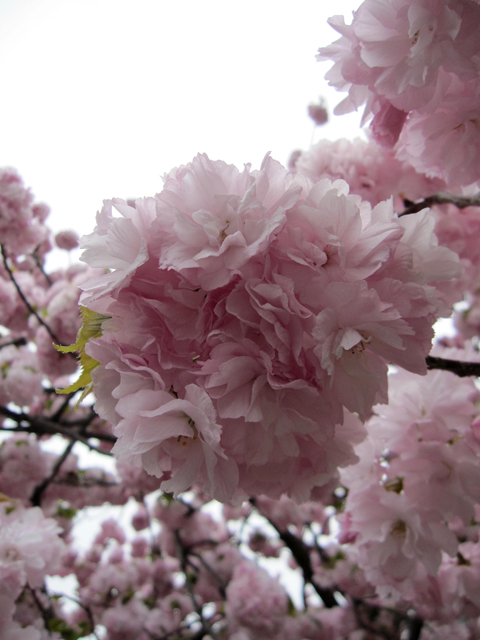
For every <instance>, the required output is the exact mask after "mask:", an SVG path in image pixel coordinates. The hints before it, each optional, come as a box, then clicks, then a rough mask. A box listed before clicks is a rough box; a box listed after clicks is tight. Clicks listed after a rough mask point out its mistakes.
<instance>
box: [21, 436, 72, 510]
mask: <svg viewBox="0 0 480 640" xmlns="http://www.w3.org/2000/svg"><path fill="white" fill-rule="evenodd" d="M74 446H75V440H73V439H72V441H71V442H69V443H68V445H67V446H66V447H65V450H64V452H63V453H62V455H61V456H59V457H58V458H57V461H56V462H55V464H54V465H53V469H52V472H51V474H50V475H49V476H47V477H46V478H45V479H44V480H43V481H42V482H41V483H40V484H38V485H37V486H36V487H35V489H34V490H33V493H32V495H31V498H30V502H31V503H32V505H33V506H34V507H39V506H40V503H41V502H42V495H43V493H44V491H45V489H47V487H48V485H49V484H50V483H51V482H52V481H53V480H54V479H55V478H56V476H57V475H58V474H59V472H60V469H61V467H62V464H63V463H64V462H65V460H66V459H67V458H68V456H69V455H70V452H71V451H72V449H73V447H74Z"/></svg>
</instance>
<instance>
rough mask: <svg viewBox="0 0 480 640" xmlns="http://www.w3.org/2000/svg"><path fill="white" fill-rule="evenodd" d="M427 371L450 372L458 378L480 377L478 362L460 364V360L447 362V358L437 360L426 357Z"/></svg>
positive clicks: (432, 357)
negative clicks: (439, 370)
mask: <svg viewBox="0 0 480 640" xmlns="http://www.w3.org/2000/svg"><path fill="white" fill-rule="evenodd" d="M425 362H426V363H427V367H428V368H429V369H431V370H432V369H441V370H442V371H450V372H451V373H454V374H455V375H457V376H459V377H460V378H467V377H469V376H473V377H475V378H478V377H479V376H480V362H461V361H460V360H448V359H447V358H437V357H435V356H427V357H426V358H425Z"/></svg>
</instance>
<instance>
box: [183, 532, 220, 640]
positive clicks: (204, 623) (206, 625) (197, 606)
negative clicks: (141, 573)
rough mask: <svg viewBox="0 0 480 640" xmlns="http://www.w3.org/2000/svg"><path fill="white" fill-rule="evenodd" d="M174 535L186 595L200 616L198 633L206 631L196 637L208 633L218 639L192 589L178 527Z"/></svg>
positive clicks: (186, 555) (215, 639)
mask: <svg viewBox="0 0 480 640" xmlns="http://www.w3.org/2000/svg"><path fill="white" fill-rule="evenodd" d="M174 536H175V547H176V551H177V556H178V559H179V560H180V567H181V569H182V572H183V574H184V575H185V586H186V588H187V591H188V595H189V596H190V600H191V601H192V604H193V607H194V609H195V613H196V614H197V615H198V617H199V618H200V622H201V623H202V629H201V630H200V631H199V634H202V633H203V632H206V633H203V635H199V636H198V637H199V638H203V637H204V636H205V635H206V634H208V635H210V636H211V637H212V639H213V640H218V637H217V635H216V633H215V632H214V631H213V629H212V627H211V626H210V624H209V623H208V621H207V620H205V618H204V616H203V610H202V606H201V604H200V603H199V602H198V600H197V598H196V596H195V591H194V590H193V584H192V582H191V581H190V580H189V577H188V575H187V565H188V564H189V562H188V554H187V551H186V549H185V547H184V545H183V542H182V538H181V536H180V531H179V530H178V529H175V531H174ZM195 637H196V636H195Z"/></svg>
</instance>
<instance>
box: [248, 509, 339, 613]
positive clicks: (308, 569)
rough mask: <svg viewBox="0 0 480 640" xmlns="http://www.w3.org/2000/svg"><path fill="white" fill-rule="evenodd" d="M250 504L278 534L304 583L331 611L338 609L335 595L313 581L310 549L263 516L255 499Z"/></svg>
mask: <svg viewBox="0 0 480 640" xmlns="http://www.w3.org/2000/svg"><path fill="white" fill-rule="evenodd" d="M249 502H250V504H252V505H253V506H254V507H256V509H257V510H258V512H259V513H261V515H262V516H263V517H264V518H265V520H267V522H269V524H271V525H272V527H273V528H274V529H275V531H276V532H277V533H278V535H279V538H280V540H282V542H283V543H284V544H285V546H286V547H288V549H290V552H291V554H292V556H293V557H294V559H295V562H296V563H297V564H298V566H299V567H300V569H301V570H302V573H303V579H304V581H305V582H308V583H310V584H311V585H312V587H313V588H314V589H315V591H316V592H317V593H318V595H319V596H320V598H321V599H322V601H323V604H324V605H325V606H326V607H327V608H328V609H331V608H332V607H338V606H339V603H338V602H337V599H336V598H335V594H334V593H333V591H332V590H331V589H327V588H325V587H322V586H320V585H319V584H317V583H316V582H315V580H314V573H313V568H312V562H311V559H310V549H309V548H308V547H307V545H306V544H305V542H304V541H303V540H301V539H300V538H297V536H294V535H293V533H290V531H288V530H286V531H282V530H281V529H280V528H279V527H278V526H277V525H276V524H275V522H273V521H272V520H270V518H268V517H267V516H266V515H265V514H263V513H262V512H261V511H260V509H259V508H258V506H257V503H256V500H255V498H250V500H249Z"/></svg>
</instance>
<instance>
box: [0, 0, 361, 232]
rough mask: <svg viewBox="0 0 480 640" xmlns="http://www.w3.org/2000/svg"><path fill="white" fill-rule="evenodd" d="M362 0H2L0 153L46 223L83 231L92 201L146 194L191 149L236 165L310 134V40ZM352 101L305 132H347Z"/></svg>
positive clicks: (318, 85) (313, 85)
mask: <svg viewBox="0 0 480 640" xmlns="http://www.w3.org/2000/svg"><path fill="white" fill-rule="evenodd" d="M359 4H360V0H355V1H354V0H343V1H342V0H335V3H330V2H326V1H324V0H298V1H297V2H296V3H295V5H294V3H293V2H292V0H288V1H287V0H242V2H238V1H234V0H231V1H229V0H201V1H200V0H135V1H134V0H0V83H1V87H2V92H1V95H2V98H1V100H0V166H14V167H16V168H17V169H18V170H19V172H20V173H21V175H22V176H23V177H24V180H25V183H26V184H27V185H28V186H30V187H31V188H32V191H33V192H34V194H35V195H36V197H37V200H39V201H40V200H41V201H44V202H46V203H47V204H49V205H50V206H51V209H52V213H51V216H50V218H49V224H50V226H51V227H52V228H53V229H54V230H59V229H65V228H74V229H76V230H77V231H78V232H79V233H80V234H83V233H89V232H91V231H92V230H93V226H94V217H95V213H96V211H97V210H98V209H99V208H100V206H101V203H102V200H103V199H105V198H111V197H122V198H129V197H140V196H144V195H153V194H154V193H156V192H158V191H160V190H161V188H162V182H161V179H160V177H161V176H162V175H163V174H164V173H165V172H167V171H169V170H170V169H172V168H173V167H174V166H177V165H179V164H186V163H187V162H189V161H190V160H191V159H192V158H193V156H194V155H195V154H196V153H197V152H206V153H207V154H208V155H209V156H210V157H211V158H212V159H222V160H225V161H226V162H230V163H233V164H236V165H237V166H239V167H240V168H241V167H242V166H243V164H244V163H246V162H251V163H252V164H253V166H254V167H258V166H259V165H260V163H261V160H262V158H263V156H264V155H265V153H266V152H267V151H271V152H272V156H273V157H274V158H276V159H278V160H280V161H281V162H283V163H286V162H287V159H288V156H289V154H290V152H291V151H292V150H293V149H295V148H307V147H308V146H309V144H310V141H311V137H312V130H313V123H312V122H311V120H309V118H308V117H307V115H306V107H307V105H308V103H309V102H311V101H315V100H316V99H317V98H318V96H319V95H323V96H324V97H325V98H326V99H327V103H328V106H329V107H330V110H331V109H332V108H333V106H335V104H337V103H338V102H339V101H340V99H341V97H342V95H343V94H337V93H336V92H335V91H333V90H332V89H330V88H328V89H327V88H326V87H327V85H326V83H325V81H324V80H323V75H324V73H325V71H326V70H327V69H328V68H329V67H330V65H329V64H328V63H318V62H316V61H315V53H316V51H317V49H318V47H319V46H324V45H327V44H329V43H330V42H332V41H333V40H335V39H336V38H337V35H338V34H336V32H334V31H333V29H331V28H330V27H329V26H328V25H327V23H326V20H327V17H329V16H330V15H332V14H333V13H337V14H338V13H342V14H343V15H345V16H346V20H347V22H350V21H351V12H352V10H353V9H355V8H357V7H358V5H359ZM359 119H360V114H353V115H351V116H342V117H338V118H334V122H332V123H329V124H328V125H327V127H323V128H322V129H317V131H316V134H315V135H316V137H317V138H319V137H320V136H323V137H328V138H330V139H336V138H339V137H354V136H355V135H358V133H359V130H358V122H359Z"/></svg>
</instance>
